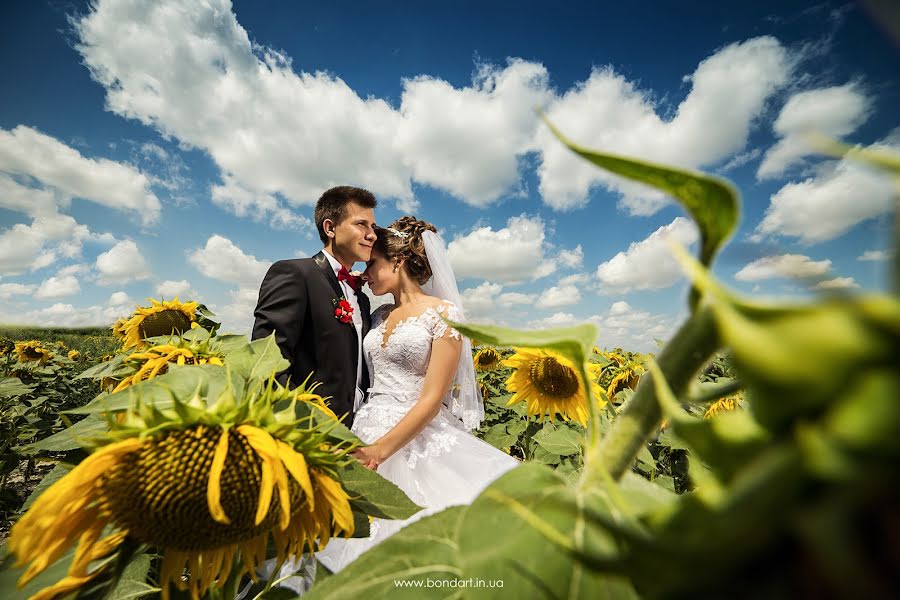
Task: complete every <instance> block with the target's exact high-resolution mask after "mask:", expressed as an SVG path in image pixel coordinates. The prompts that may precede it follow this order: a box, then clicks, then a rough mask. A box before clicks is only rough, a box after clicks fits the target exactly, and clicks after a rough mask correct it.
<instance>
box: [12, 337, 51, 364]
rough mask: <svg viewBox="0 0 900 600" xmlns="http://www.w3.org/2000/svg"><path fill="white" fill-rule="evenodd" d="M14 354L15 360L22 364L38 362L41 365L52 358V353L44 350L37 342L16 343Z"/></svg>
mask: <svg viewBox="0 0 900 600" xmlns="http://www.w3.org/2000/svg"><path fill="white" fill-rule="evenodd" d="M15 353H16V360H18V361H19V362H23V363H27V362H39V363H41V364H42V365H43V364H46V363H47V361H48V360H50V359H51V358H53V353H52V352H50V350H48V349H47V348H44V346H43V344H42V343H41V342H40V341H39V340H30V341H27V342H16V348H15Z"/></svg>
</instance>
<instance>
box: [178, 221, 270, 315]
mask: <svg viewBox="0 0 900 600" xmlns="http://www.w3.org/2000/svg"><path fill="white" fill-rule="evenodd" d="M187 257H188V262H190V263H191V264H192V265H194V267H196V269H197V270H198V271H200V272H201V273H202V274H204V275H206V276H207V277H209V278H211V279H217V280H219V281H224V282H226V283H234V284H237V285H238V286H239V287H240V288H241V289H244V288H246V289H252V290H256V291H257V292H258V291H259V285H260V284H261V283H262V280H263V277H264V276H265V274H266V271H267V270H268V269H269V266H270V265H271V264H272V263H270V262H265V261H261V260H257V259H256V257H255V256H252V255H248V254H245V253H244V251H243V250H241V249H240V248H239V247H237V246H236V245H235V244H234V242H232V241H231V240H229V239H228V238H226V237H223V236H221V235H218V234H217V235H213V236H211V237H210V238H209V239H208V240H206V246H204V247H203V248H197V249H194V250H190V251H188V252H187ZM255 303H256V300H255V299H254V306H255ZM251 312H252V311H251Z"/></svg>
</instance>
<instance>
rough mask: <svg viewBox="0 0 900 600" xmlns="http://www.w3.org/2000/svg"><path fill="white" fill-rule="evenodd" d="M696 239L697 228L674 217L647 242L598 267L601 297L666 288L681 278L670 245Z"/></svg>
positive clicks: (632, 246)
mask: <svg viewBox="0 0 900 600" xmlns="http://www.w3.org/2000/svg"><path fill="white" fill-rule="evenodd" d="M698 239H699V233H698V231H697V227H696V226H695V225H694V224H693V222H691V221H690V220H688V219H686V218H684V217H676V218H675V220H674V221H672V222H671V223H669V224H668V225H664V226H662V227H660V228H659V229H657V230H656V231H654V232H653V233H651V234H650V235H649V236H648V237H647V238H646V239H643V240H641V241H639V242H632V243H631V244H629V246H628V250H625V251H624V252H619V253H618V254H616V255H615V256H614V257H612V258H611V259H610V260H608V261H606V262H604V263H602V264H601V265H600V266H598V267H597V280H598V282H599V285H600V292H601V293H602V294H624V293H627V292H630V291H633V290H653V289H659V288H665V287H669V286H670V285H673V284H674V283H675V282H677V281H678V280H679V279H681V278H682V277H683V274H682V271H681V268H680V267H679V266H678V263H677V262H675V258H674V257H673V256H672V251H671V248H670V246H669V242H670V240H671V241H675V242H677V243H679V244H681V245H682V246H689V245H691V244H693V243H695V242H696V241H697V240H698Z"/></svg>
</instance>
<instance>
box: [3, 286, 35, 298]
mask: <svg viewBox="0 0 900 600" xmlns="http://www.w3.org/2000/svg"><path fill="white" fill-rule="evenodd" d="M36 287H37V286H35V285H34V284H31V283H0V300H9V299H10V298H12V297H13V296H27V295H30V294H32V293H34V289H35V288H36Z"/></svg>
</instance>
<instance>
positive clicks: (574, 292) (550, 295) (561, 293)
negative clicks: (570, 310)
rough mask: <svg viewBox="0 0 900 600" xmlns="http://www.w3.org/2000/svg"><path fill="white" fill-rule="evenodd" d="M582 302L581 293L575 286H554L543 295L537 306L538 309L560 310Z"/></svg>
mask: <svg viewBox="0 0 900 600" xmlns="http://www.w3.org/2000/svg"><path fill="white" fill-rule="evenodd" d="M579 302H581V293H579V291H578V288H577V287H575V286H574V285H562V286H557V285H554V286H552V287H549V288H547V289H546V290H544V291H543V292H542V293H541V296H540V298H538V301H537V303H536V304H535V306H536V307H537V308H558V307H560V306H572V305H573V304H578V303H579Z"/></svg>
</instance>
